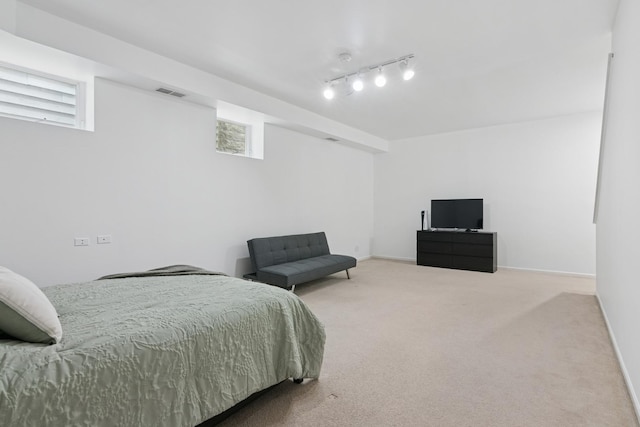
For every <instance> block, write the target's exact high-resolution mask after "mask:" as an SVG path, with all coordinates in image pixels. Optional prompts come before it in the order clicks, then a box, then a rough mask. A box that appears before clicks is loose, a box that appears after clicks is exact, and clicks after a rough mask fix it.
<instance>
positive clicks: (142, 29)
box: [21, 0, 618, 140]
mask: <svg viewBox="0 0 640 427" xmlns="http://www.w3.org/2000/svg"><path fill="white" fill-rule="evenodd" d="M21 1H22V2H23V3H26V4H29V5H31V6H34V7H37V8H40V9H42V10H45V11H47V12H50V13H53V14H55V15H58V16H60V17H62V18H65V19H68V20H70V21H74V22H77V23H79V24H82V25H84V26H87V27H90V28H93V29H96V30H98V31H101V32H103V33H106V34H108V35H111V36H113V37H116V38H118V39H121V40H123V41H126V42H129V43H132V44H135V45H138V46H140V47H142V48H145V49H147V50H150V51H153V52H156V53H159V54H162V55H164V56H167V57H170V58H174V59H176V60H178V61H181V62H183V63H185V64H188V65H191V66H194V67H197V68H200V69H202V70H204V71H207V72H210V73H212V74H216V75H218V76H220V77H223V78H226V79H228V80H231V81H234V82H236V83H240V84H243V85H245V86H248V87H251V88H254V89H257V90H259V91H261V92H264V93H267V94H269V95H272V96H274V97H277V98H279V99H282V100H284V101H287V102H290V103H292V104H295V105H298V106H301V107H303V108H306V109H308V110H311V111H314V112H316V113H319V114H321V115H324V116H326V117H329V118H332V119H335V120H338V121H340V122H343V123H345V124H347V125H350V126H353V127H355V128H358V129H361V130H363V131H366V132H368V133H371V134H373V135H376V136H379V137H382V138H385V139H389V140H394V139H401V138H407V137H413V136H419V135H426V134H432V133H439V132H447V131H452V130H458V129H466V128H473V127H481V126H489V125H494V124H501V123H508V122H514V121H523V120H531V119H537V118H543V117H549V116H554V115H560V114H571V113H576V112H581V111H590V110H597V109H600V108H601V107H602V99H603V89H604V75H605V70H606V53H607V52H608V49H609V46H610V40H609V34H610V31H611V27H612V25H613V17H614V16H615V12H616V8H617V4H618V0H527V1H524V0H396V1H391V0H323V1H300V0H272V1H260V0H234V1H229V0H224V1H222V0H213V1H207V0H182V1H180V2H178V1H175V0H174V1H170V0H153V1H152V0H110V1H102V0H83V1H77V0H21ZM343 51H349V52H350V53H351V54H352V57H353V59H352V61H351V62H349V63H347V64H345V63H341V62H340V61H339V59H338V54H339V53H340V52H343ZM410 53H413V54H415V61H414V64H415V67H416V71H417V74H416V77H415V78H414V79H413V80H411V81H409V82H404V81H401V80H400V79H393V78H390V79H389V82H388V84H387V86H386V87H384V88H381V89H380V88H375V87H370V88H368V89H369V90H367V89H365V91H363V92H361V93H355V94H352V95H350V96H345V97H337V98H336V99H334V100H333V101H327V100H325V99H324V98H323V97H322V95H321V92H322V88H323V82H324V81H325V80H327V79H330V78H333V77H335V76H337V75H339V74H342V73H345V72H353V71H356V70H358V69H359V68H361V67H364V66H367V65H371V64H374V63H378V62H383V61H386V60H389V59H393V58H397V57H399V56H402V55H406V54H410ZM393 70H395V68H393ZM389 71H390V72H391V71H392V68H389Z"/></svg>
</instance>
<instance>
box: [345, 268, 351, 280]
mask: <svg viewBox="0 0 640 427" xmlns="http://www.w3.org/2000/svg"><path fill="white" fill-rule="evenodd" d="M345 271H346V272H347V279H349V280H351V276H349V270H345Z"/></svg>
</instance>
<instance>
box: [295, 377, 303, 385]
mask: <svg viewBox="0 0 640 427" xmlns="http://www.w3.org/2000/svg"><path fill="white" fill-rule="evenodd" d="M302 380H303V379H302V378H294V379H293V382H294V383H296V384H302Z"/></svg>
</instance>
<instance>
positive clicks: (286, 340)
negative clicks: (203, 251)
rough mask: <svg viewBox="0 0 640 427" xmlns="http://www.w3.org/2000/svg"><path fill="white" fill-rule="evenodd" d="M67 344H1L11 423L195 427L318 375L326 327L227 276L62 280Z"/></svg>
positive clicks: (260, 288)
mask: <svg viewBox="0 0 640 427" xmlns="http://www.w3.org/2000/svg"><path fill="white" fill-rule="evenodd" d="M44 292H45V293H46V295H47V296H48V297H49V299H50V300H51V302H52V303H53V305H54V306H55V307H56V309H57V311H58V314H59V316H60V322H61V323H62V328H63V338H62V341H61V342H60V343H59V344H56V345H50V346H47V345H41V344H31V343H24V342H19V341H13V340H0V424H1V425H6V426H12V427H19V426H65V427H66V426H132V427H133V426H136V427H137V426H170V427H179V426H185V427H186V426H194V425H197V424H198V423H201V422H203V421H205V420H207V419H209V418H211V417H213V416H215V415H217V414H219V413H220V412H222V411H224V410H226V409H228V408H230V407H231V406H233V405H234V404H235V403H237V402H239V401H241V400H243V399H245V398H246V397H248V396H249V395H251V394H252V393H254V392H256V391H258V390H261V389H264V388H266V387H268V386H270V385H273V384H277V383H278V382H280V381H282V380H284V379H286V378H317V377H318V375H319V373H320V367H321V365H322V357H323V349H324V339H325V335H324V328H323V326H322V324H321V323H320V322H319V321H318V319H317V318H316V317H315V316H314V315H313V313H311V311H310V310H309V309H308V308H307V306H306V305H305V304H304V303H303V302H302V301H301V300H300V299H299V298H298V297H297V296H296V295H294V294H292V293H290V292H287V291H285V290H283V289H280V288H277V287H273V286H268V285H264V284H260V283H252V282H247V281H244V280H240V279H236V278H231V277H226V276H206V275H197V276H178V277H140V278H124V279H111V280H100V281H95V282H88V283H81V284H71V285H59V286H53V287H50V288H45V289H44Z"/></svg>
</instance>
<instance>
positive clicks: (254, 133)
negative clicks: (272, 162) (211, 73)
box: [216, 101, 264, 159]
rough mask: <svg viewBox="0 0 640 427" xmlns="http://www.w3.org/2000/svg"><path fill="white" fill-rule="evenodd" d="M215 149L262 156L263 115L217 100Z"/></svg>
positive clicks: (244, 155) (256, 157) (254, 156)
mask: <svg viewBox="0 0 640 427" xmlns="http://www.w3.org/2000/svg"><path fill="white" fill-rule="evenodd" d="M216 115H217V123H216V124H217V126H216V151H217V152H219V153H226V154H233V155H236V156H243V157H250V158H253V159H262V158H263V157H264V116H263V115H262V114H261V113H258V112H256V111H252V110H249V109H246V108H243V107H239V106H237V105H233V104H228V103H225V102H222V101H218V105H217V109H216Z"/></svg>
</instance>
